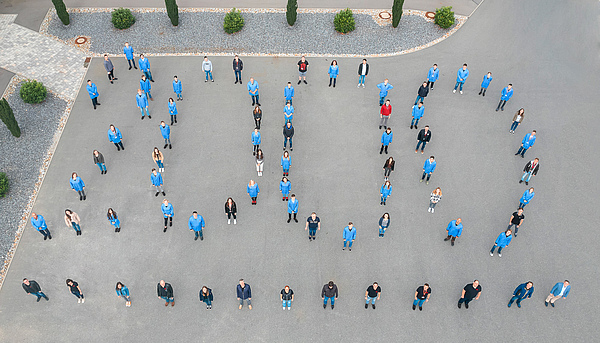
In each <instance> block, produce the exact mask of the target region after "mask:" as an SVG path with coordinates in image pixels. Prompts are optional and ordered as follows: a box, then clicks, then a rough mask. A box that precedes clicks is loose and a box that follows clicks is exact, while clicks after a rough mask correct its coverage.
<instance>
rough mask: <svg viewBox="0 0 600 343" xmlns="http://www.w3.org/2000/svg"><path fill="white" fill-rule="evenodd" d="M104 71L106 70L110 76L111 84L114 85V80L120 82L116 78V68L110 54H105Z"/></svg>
mask: <svg viewBox="0 0 600 343" xmlns="http://www.w3.org/2000/svg"><path fill="white" fill-rule="evenodd" d="M103 63H104V69H106V73H107V74H108V81H110V83H114V82H113V80H118V79H117V78H116V77H115V67H114V66H113V64H112V61H111V60H110V58H108V54H104V62H103Z"/></svg>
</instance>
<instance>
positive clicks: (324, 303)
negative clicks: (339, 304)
mask: <svg viewBox="0 0 600 343" xmlns="http://www.w3.org/2000/svg"><path fill="white" fill-rule="evenodd" d="M329 299H331V306H333V305H335V297H325V298H323V305H327V300H329Z"/></svg>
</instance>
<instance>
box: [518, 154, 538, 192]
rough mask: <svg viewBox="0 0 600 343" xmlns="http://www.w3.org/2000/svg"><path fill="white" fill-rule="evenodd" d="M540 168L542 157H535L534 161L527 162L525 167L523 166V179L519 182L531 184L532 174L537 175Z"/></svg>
mask: <svg viewBox="0 0 600 343" xmlns="http://www.w3.org/2000/svg"><path fill="white" fill-rule="evenodd" d="M538 170H540V159H539V158H537V157H536V158H534V159H533V161H529V162H527V164H526V165H525V168H523V176H522V177H521V181H519V183H523V181H525V184H526V185H527V186H529V180H531V177H532V176H535V175H537V172H538Z"/></svg>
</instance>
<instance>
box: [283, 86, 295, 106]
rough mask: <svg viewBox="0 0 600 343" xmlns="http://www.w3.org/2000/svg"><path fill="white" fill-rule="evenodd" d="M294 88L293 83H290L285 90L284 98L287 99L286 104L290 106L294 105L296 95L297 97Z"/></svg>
mask: <svg viewBox="0 0 600 343" xmlns="http://www.w3.org/2000/svg"><path fill="white" fill-rule="evenodd" d="M295 93H296V92H295V91H294V87H292V83H291V82H288V83H287V86H286V87H285V88H284V89H283V97H284V98H285V103H286V104H287V103H288V102H289V103H290V105H293V100H294V95H295Z"/></svg>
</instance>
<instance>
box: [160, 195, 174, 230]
mask: <svg viewBox="0 0 600 343" xmlns="http://www.w3.org/2000/svg"><path fill="white" fill-rule="evenodd" d="M160 210H161V211H162V213H163V218H164V219H165V228H164V229H163V232H167V222H169V226H173V214H174V212H173V205H172V204H171V203H169V200H167V199H163V202H162V205H161V206H160Z"/></svg>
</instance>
